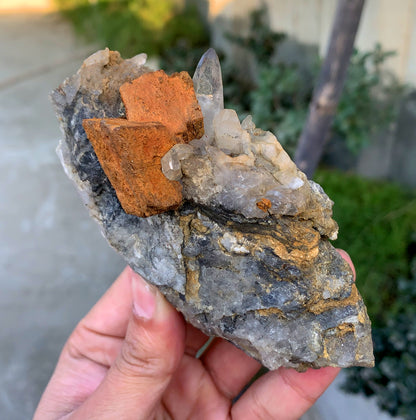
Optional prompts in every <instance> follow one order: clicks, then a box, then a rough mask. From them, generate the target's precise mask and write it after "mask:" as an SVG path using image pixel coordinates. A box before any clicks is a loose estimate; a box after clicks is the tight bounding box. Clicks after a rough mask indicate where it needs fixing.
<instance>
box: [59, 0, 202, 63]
mask: <svg viewBox="0 0 416 420" xmlns="http://www.w3.org/2000/svg"><path fill="white" fill-rule="evenodd" d="M55 1H56V3H57V5H58V8H59V10H61V12H62V13H63V15H64V16H66V17H67V18H68V19H69V20H70V21H71V22H72V23H73V25H74V27H75V29H76V30H77V32H78V33H79V34H81V35H82V36H84V37H85V38H86V39H88V40H89V41H92V42H95V43H97V44H98V45H99V46H100V47H109V48H110V49H112V50H117V51H119V52H120V53H121V54H122V55H123V56H125V57H131V56H133V55H136V54H138V53H141V52H145V53H147V54H149V55H158V54H161V53H162V52H163V51H165V50H166V49H168V48H170V47H172V46H174V45H175V44H176V43H178V42H179V41H180V40H181V39H185V40H186V42H187V43H188V45H190V46H194V45H201V44H204V45H205V44H207V42H208V39H209V38H208V32H207V29H206V27H205V25H204V24H203V23H202V21H201V19H200V17H199V14H198V12H197V10H196V7H193V6H186V7H179V6H178V2H177V1H175V0H158V1H150V0H97V1H91V2H90V1H89V0H55Z"/></svg>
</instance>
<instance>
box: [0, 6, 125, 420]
mask: <svg viewBox="0 0 416 420" xmlns="http://www.w3.org/2000/svg"><path fill="white" fill-rule="evenodd" d="M0 39H1V40H2V41H1V42H0V57H1V59H0V150H1V152H0V174H1V175H0V179H1V182H0V286H1V292H0V314H1V316H0V418H1V419H5V420H23V419H28V418H31V416H32V414H33V411H34V408H35V406H36V404H37V402H38V400H39V397H40V395H41V392H42V390H43V388H44V387H45V385H46V383H47V381H48V379H49V377H50V375H51V373H52V370H53V367H54V365H55V363H56V360H57V357H58V355H59V352H60V349H61V347H62V345H63V343H64V342H65V339H66V337H67V336H68V334H69V333H70V332H71V330H72V329H73V328H74V326H75V325H76V323H77V322H78V320H79V319H80V318H81V317H82V316H83V315H84V314H85V313H86V312H87V311H88V309H89V308H90V307H91V306H92V305H93V303H94V302H96V300H97V299H98V298H99V296H100V295H101V294H102V293H103V292H104V291H105V289H106V288H107V287H108V285H109V284H110V283H111V282H112V281H113V280H114V278H115V276H116V275H117V273H119V272H120V270H121V269H122V267H123V266H124V264H123V262H122V260H121V258H119V257H118V256H117V255H116V254H115V253H114V252H113V251H112V250H111V249H110V247H109V246H108V245H107V243H106V241H105V240H104V238H103V237H102V236H101V234H100V232H99V229H98V226H97V225H96V224H95V223H94V222H93V221H92V220H91V219H90V218H89V216H88V213H87V211H86V209H84V208H83V205H82V204H81V201H80V199H79V197H78V195H77V192H76V191H75V188H74V187H73V185H72V184H71V182H70V181H69V180H68V179H67V178H66V176H65V174H64V172H63V170H62V169H61V166H60V163H59V161H58V158H57V156H56V154H55V148H56V145H57V142H58V139H59V138H60V136H61V133H60V131H59V128H58V123H57V120H56V118H55V116H54V113H53V110H52V107H51V105H50V102H49V98H48V95H49V92H50V91H51V90H52V89H53V88H55V87H57V86H58V85H59V84H60V83H61V82H62V81H63V79H64V78H65V77H67V76H69V75H71V74H72V73H73V72H75V71H76V70H77V68H78V67H79V66H80V64H81V62H82V60H83V59H84V58H85V57H86V56H87V55H89V53H90V52H91V51H92V50H93V48H92V47H91V46H90V47H85V46H84V45H82V44H79V43H78V42H77V41H76V39H75V37H74V35H73V33H72V30H71V28H70V27H69V26H68V25H67V24H66V23H65V22H62V20H61V19H60V18H58V17H57V16H56V15H38V14H27V15H25V14H19V15H10V14H8V15H4V14H3V15H0Z"/></svg>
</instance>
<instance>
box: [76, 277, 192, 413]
mask: <svg viewBox="0 0 416 420" xmlns="http://www.w3.org/2000/svg"><path fill="white" fill-rule="evenodd" d="M131 283H132V296H133V305H132V314H131V318H130V321H129V324H128V327H127V332H126V337H125V339H124V342H123V344H122V347H121V351H120V353H119V355H118V357H117V359H116V361H115V363H114V365H113V366H112V367H111V368H110V369H109V371H108V374H107V376H106V378H105V379H104V381H103V382H102V383H101V385H100V386H99V387H98V389H97V390H96V391H95V392H94V394H93V395H91V397H90V398H89V399H88V400H87V401H85V403H84V404H83V405H82V406H81V407H80V408H79V409H78V410H77V412H76V415H75V418H88V419H95V418H97V419H115V418H120V419H123V420H124V419H135V420H137V419H149V418H152V417H153V416H154V415H155V412H156V410H157V407H158V405H159V403H160V400H161V398H162V394H163V392H164V391H165V389H166V387H167V386H168V384H169V382H170V380H171V377H172V375H173V374H174V373H175V371H176V369H177V368H178V366H179V363H180V360H181V358H182V355H183V352H184V343H185V326H184V321H183V318H182V316H181V315H180V314H179V313H178V312H177V311H176V310H175V309H174V308H173V307H172V306H171V305H170V304H169V303H168V302H167V301H166V299H165V298H164V297H163V296H162V294H161V293H160V292H159V291H158V290H157V289H156V288H155V287H154V286H151V285H149V284H148V283H146V282H145V281H144V280H143V278H141V277H140V276H139V275H138V274H136V273H134V272H133V270H131ZM78 416H79V417H78Z"/></svg>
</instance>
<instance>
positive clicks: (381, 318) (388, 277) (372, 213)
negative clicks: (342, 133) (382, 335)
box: [315, 170, 416, 326]
mask: <svg viewBox="0 0 416 420" xmlns="http://www.w3.org/2000/svg"><path fill="white" fill-rule="evenodd" d="M315 180H316V181H317V182H318V183H320V184H321V185H322V186H323V188H324V189H325V192H326V193H327V194H328V195H329V197H330V198H331V199H332V200H333V201H334V202H335V205H334V218H335V220H336V221H337V222H338V224H339V228H340V234H339V239H337V241H335V242H334V245H335V246H337V247H339V248H343V249H345V250H346V251H348V252H349V253H350V255H351V258H352V260H353V261H354V264H355V266H356V270H357V286H358V289H359V290H360V292H361V294H362V295H363V298H364V301H365V303H366V305H367V308H368V312H369V315H370V318H371V319H372V321H373V324H374V325H378V326H381V325H385V324H386V322H387V321H388V320H389V319H390V317H391V316H393V315H395V313H397V312H398V310H397V309H396V306H395V302H396V298H397V297H398V295H399V290H398V283H397V279H398V278H402V277H407V276H409V271H410V268H409V267H410V265H409V258H410V257H409V255H408V252H409V249H411V244H412V240H413V238H412V232H416V196H415V194H414V193H411V192H408V191H407V190H405V189H403V188H401V187H399V186H398V185H395V184H392V183H388V182H379V181H371V180H366V179H363V178H361V177H359V176H355V175H347V174H344V173H340V172H335V171H323V170H321V171H319V172H317V174H316V176H315Z"/></svg>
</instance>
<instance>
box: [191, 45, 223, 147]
mask: <svg viewBox="0 0 416 420" xmlns="http://www.w3.org/2000/svg"><path fill="white" fill-rule="evenodd" d="M193 82H194V88H195V93H196V97H197V99H198V102H199V105H200V106H201V109H202V114H203V116H204V127H205V135H204V137H205V138H206V139H207V140H208V142H211V141H212V140H213V137H214V132H213V125H212V122H213V120H214V117H215V115H216V114H217V113H218V112H219V111H221V110H222V109H224V94H223V88H222V74H221V65H220V60H219V59H218V56H217V53H216V52H215V50H214V49H213V48H210V49H209V50H208V51H207V52H206V53H205V54H204V55H203V56H202V57H201V60H199V63H198V66H197V68H196V70H195V74H194V77H193Z"/></svg>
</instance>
